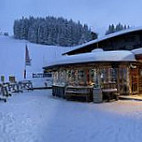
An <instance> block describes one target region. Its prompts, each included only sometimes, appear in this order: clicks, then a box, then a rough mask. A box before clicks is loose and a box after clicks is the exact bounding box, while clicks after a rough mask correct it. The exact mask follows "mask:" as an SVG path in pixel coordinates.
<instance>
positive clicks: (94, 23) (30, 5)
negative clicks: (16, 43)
mask: <svg viewBox="0 0 142 142" xmlns="http://www.w3.org/2000/svg"><path fill="white" fill-rule="evenodd" d="M22 16H25V17H29V16H35V17H37V16H41V17H45V16H56V17H60V16H62V17H65V18H68V19H70V18H72V19H73V20H74V21H81V23H83V24H84V23H86V24H88V25H89V27H91V28H92V29H93V30H95V31H97V32H98V33H101V34H102V32H103V31H105V30H106V29H107V27H108V25H109V24H117V23H118V22H121V23H122V24H129V25H130V26H136V27H137V26H142V0H0V29H1V30H2V31H7V32H9V33H10V34H13V22H14V20H15V19H19V18H21V17H22Z"/></svg>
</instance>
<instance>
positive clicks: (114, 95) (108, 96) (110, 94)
mask: <svg viewBox="0 0 142 142" xmlns="http://www.w3.org/2000/svg"><path fill="white" fill-rule="evenodd" d="M102 93H103V100H107V101H110V100H113V99H115V100H118V98H119V93H118V91H117V88H110V89H102Z"/></svg>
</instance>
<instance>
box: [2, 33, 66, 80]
mask: <svg viewBox="0 0 142 142" xmlns="http://www.w3.org/2000/svg"><path fill="white" fill-rule="evenodd" d="M26 43H27V45H28V49H29V53H30V58H31V59H32V65H31V66H30V67H27V74H28V77H31V74H32V73H35V72H42V67H43V66H45V65H47V64H48V63H49V62H51V61H53V60H54V59H56V58H58V57H60V56H61V53H63V52H65V51H67V50H69V48H67V47H66V48H65V47H55V46H46V45H39V44H33V43H30V42H28V41H25V40H16V39H13V38H12V37H6V36H0V76H1V75H4V76H5V79H6V80H8V76H9V75H14V76H15V77H16V79H17V80H22V79H23V71H24V64H25V44H26Z"/></svg>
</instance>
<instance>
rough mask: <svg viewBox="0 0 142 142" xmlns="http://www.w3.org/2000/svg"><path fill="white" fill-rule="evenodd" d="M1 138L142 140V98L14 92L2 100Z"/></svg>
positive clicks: (24, 141)
mask: <svg viewBox="0 0 142 142" xmlns="http://www.w3.org/2000/svg"><path fill="white" fill-rule="evenodd" d="M0 108H1V109H0V134H1V136H0V142H104V141H109V142H114V141H115V142H140V141H141V139H142V135H141V132H142V121H141V120H142V102H135V101H118V102H112V103H103V104H93V103H79V102H71V101H66V100H63V99H59V98H53V97H52V96H51V90H48V91H47V90H41V91H31V92H25V93H20V94H14V95H13V96H12V97H11V98H9V99H8V102H7V103H3V102H0Z"/></svg>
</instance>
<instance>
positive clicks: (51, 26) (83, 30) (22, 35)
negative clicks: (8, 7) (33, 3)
mask: <svg viewBox="0 0 142 142" xmlns="http://www.w3.org/2000/svg"><path fill="white" fill-rule="evenodd" d="M13 30H14V37H15V38H18V39H26V40H29V41H31V42H34V43H40V44H47V45H60V46H74V45H78V44H82V43H85V42H88V41H90V40H92V33H91V30H90V29H89V28H88V26H87V25H86V24H85V25H82V24H81V23H80V22H78V23H76V22H74V21H73V20H67V19H64V18H62V17H59V18H55V17H52V16H48V17H46V18H41V17H38V18H34V17H29V18H24V17H22V19H19V20H15V21H14V26H13Z"/></svg>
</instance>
